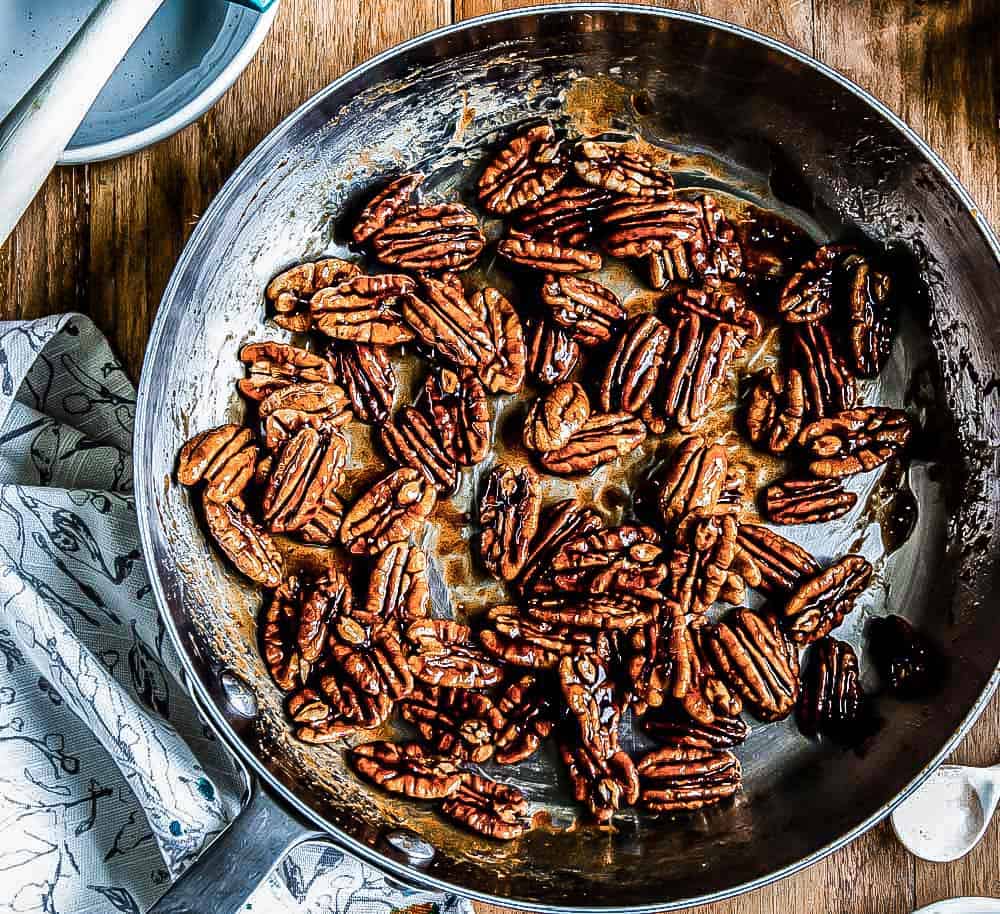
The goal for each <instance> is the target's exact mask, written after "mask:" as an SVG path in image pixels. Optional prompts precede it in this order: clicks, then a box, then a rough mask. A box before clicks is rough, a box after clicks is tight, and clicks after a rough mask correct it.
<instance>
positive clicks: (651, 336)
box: [601, 314, 670, 413]
mask: <svg viewBox="0 0 1000 914" xmlns="http://www.w3.org/2000/svg"><path fill="white" fill-rule="evenodd" d="M669 344H670V328H669V327H667V325H666V324H664V323H663V322H662V321H661V320H659V319H658V318H657V317H654V316H653V315H652V314H639V315H636V316H635V317H634V318H632V320H630V321H629V322H628V324H627V326H626V327H625V332H624V333H622V335H621V336H620V337H619V338H618V343H617V344H616V346H615V351H614V354H613V355H612V356H611V361H610V362H609V363H608V367H607V370H606V372H605V374H604V379H603V380H602V381H601V409H603V410H604V411H605V412H618V411H624V412H629V413H638V412H640V411H641V410H642V408H643V407H644V406H645V405H646V402H647V401H648V400H649V398H650V396H651V395H652V393H653V390H654V389H655V388H656V382H657V381H658V380H659V377H660V371H661V369H662V367H663V357H664V354H665V353H666V351H667V346H669Z"/></svg>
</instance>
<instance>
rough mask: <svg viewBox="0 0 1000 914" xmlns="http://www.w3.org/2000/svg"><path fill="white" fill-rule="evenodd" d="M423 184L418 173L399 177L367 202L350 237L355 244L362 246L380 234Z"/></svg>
mask: <svg viewBox="0 0 1000 914" xmlns="http://www.w3.org/2000/svg"><path fill="white" fill-rule="evenodd" d="M423 183H424V175H423V174H421V173H420V172H419V171H416V172H411V173H410V174H405V175H401V176H400V177H398V178H396V180H395V181H390V182H389V184H387V185H386V187H385V188H384V189H383V190H381V191H379V192H378V193H377V194H375V196H374V197H372V198H371V200H369V201H368V204H367V206H365V208H364V209H363V210H362V211H361V214H360V215H359V216H358V221H357V222H356V223H355V226H354V230H353V231H352V233H351V235H352V237H353V238H354V240H355V242H356V243H358V244H364V243H365V242H366V241H370V240H371V239H372V238H374V237H375V236H376V235H377V234H378V233H379V232H381V231H382V230H383V229H384V228H385V227H386V226H387V225H388V224H389V223H390V222H392V220H393V219H395V218H396V216H397V215H398V214H399V212H400V211H401V210H403V209H405V208H406V207H407V206H408V205H409V203H410V201H411V200H412V199H413V195H414V194H415V193H416V192H417V188H419V187H420V185H421V184H423Z"/></svg>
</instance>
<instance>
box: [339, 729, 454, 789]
mask: <svg viewBox="0 0 1000 914" xmlns="http://www.w3.org/2000/svg"><path fill="white" fill-rule="evenodd" d="M349 757H350V760H351V765H352V766H353V767H354V770H355V771H356V772H357V773H358V774H359V775H361V777H363V778H364V779H365V780H367V781H371V782H372V783H373V784H375V785H376V786H378V787H381V788H382V789H383V790H388V791H389V792H390V793H401V794H403V795H404V796H408V797H412V798H413V799H416V800H439V799H441V798H443V797H450V796H452V795H453V794H455V793H457V792H458V789H459V788H460V787H461V786H462V771H461V769H460V768H459V767H458V765H456V764H455V762H453V761H452V760H451V759H448V758H443V757H442V756H439V755H434V754H432V753H430V752H427V751H426V750H425V749H424V748H423V746H421V745H420V744H419V743H390V742H386V741H384V740H379V741H377V742H374V743H364V744H362V745H360V746H355V747H354V748H353V749H351V750H350V756H349Z"/></svg>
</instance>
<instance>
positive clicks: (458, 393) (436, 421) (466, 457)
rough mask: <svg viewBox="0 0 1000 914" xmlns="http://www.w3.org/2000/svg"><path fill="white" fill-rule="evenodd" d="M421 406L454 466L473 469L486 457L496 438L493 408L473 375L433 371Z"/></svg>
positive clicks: (419, 405)
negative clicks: (472, 467) (492, 420)
mask: <svg viewBox="0 0 1000 914" xmlns="http://www.w3.org/2000/svg"><path fill="white" fill-rule="evenodd" d="M417 406H418V408H420V409H421V410H423V412H424V414H425V415H426V416H427V418H428V419H429V420H430V421H431V422H432V423H433V426H434V429H435V432H436V433H437V437H438V440H439V441H440V442H441V447H442V448H443V449H444V452H445V453H446V454H447V455H448V456H449V457H450V458H451V460H452V462H454V463H455V464H457V465H458V466H462V467H470V466H475V464H477V463H479V462H480V461H481V460H483V459H484V458H485V457H486V455H487V453H488V452H489V447H490V438H491V436H492V427H491V421H490V407H489V402H488V400H487V399H486V391H485V390H484V388H483V385H482V383H481V382H480V380H479V378H477V377H476V376H475V374H473V373H472V372H471V371H469V370H462V371H457V372H456V371H452V370H451V369H450V368H438V369H436V370H434V371H432V372H431V373H430V374H429V375H428V376H427V380H426V381H425V382H424V386H423V390H422V392H421V394H420V396H419V397H418V398H417Z"/></svg>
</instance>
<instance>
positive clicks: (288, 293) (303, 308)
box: [264, 257, 361, 333]
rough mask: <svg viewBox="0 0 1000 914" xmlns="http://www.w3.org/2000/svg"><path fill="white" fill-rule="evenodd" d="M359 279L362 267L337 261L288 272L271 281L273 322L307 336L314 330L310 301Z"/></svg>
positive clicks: (270, 292) (301, 264)
mask: <svg viewBox="0 0 1000 914" xmlns="http://www.w3.org/2000/svg"><path fill="white" fill-rule="evenodd" d="M360 275H361V269H360V267H358V266H357V265H355V264H353V263H349V262H348V261H346V260H339V259H337V258H336V257H331V258H328V259H327V260H318V261H316V263H300V264H298V265H297V266H294V267H292V268H291V269H290V270H286V271H285V272H284V273H282V274H281V275H280V276H276V277H275V278H274V279H272V280H271V282H270V284H269V285H268V287H267V291H266V292H265V293H264V294H265V296H266V297H267V300H268V302H270V304H271V306H272V307H273V308H274V312H275V313H274V317H273V320H274V322H275V323H276V324H277V325H278V326H279V327H283V328H284V329H285V330H289V331H291V332H292V333H306V332H308V331H309V330H310V329H312V316H311V315H310V313H309V300H310V299H311V298H312V297H313V295H314V294H315V293H317V292H318V291H319V290H320V289H325V288H327V287H328V286H335V285H339V284H340V283H342V282H345V281H346V280H348V279H353V278H354V277H355V276H360Z"/></svg>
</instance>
